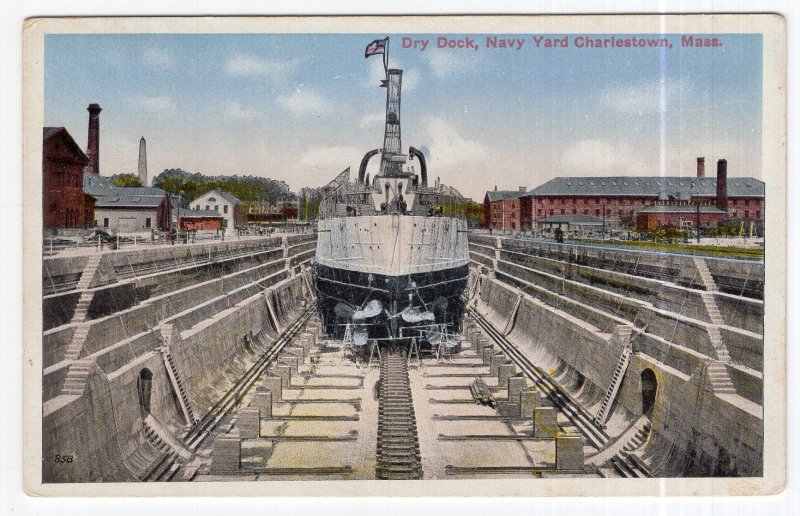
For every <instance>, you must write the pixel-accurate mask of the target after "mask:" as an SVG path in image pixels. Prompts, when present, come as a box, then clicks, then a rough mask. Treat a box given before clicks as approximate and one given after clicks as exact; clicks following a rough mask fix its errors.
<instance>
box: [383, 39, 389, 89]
mask: <svg viewBox="0 0 800 516" xmlns="http://www.w3.org/2000/svg"><path fill="white" fill-rule="evenodd" d="M383 71H384V72H385V73H386V78H387V79H388V78H389V36H386V44H385V45H384V46H383Z"/></svg>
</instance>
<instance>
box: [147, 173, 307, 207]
mask: <svg viewBox="0 0 800 516" xmlns="http://www.w3.org/2000/svg"><path fill="white" fill-rule="evenodd" d="M153 186H156V187H158V188H161V189H162V190H165V191H167V192H169V193H172V194H176V195H180V196H181V197H183V198H184V199H185V200H189V201H190V200H192V199H196V198H197V197H199V196H201V195H203V194H204V193H206V192H209V191H211V190H215V189H217V190H223V191H225V192H228V193H231V194H233V195H235V196H236V197H237V198H238V199H239V200H240V201H242V202H244V203H268V204H277V203H280V202H285V201H293V200H296V199H297V197H296V196H295V194H293V193H292V192H290V191H289V185H287V184H286V183H284V182H283V181H276V180H275V179H269V178H266V177H256V176H239V175H234V176H206V175H203V174H201V173H199V172H194V173H192V172H186V171H184V170H181V169H179V168H170V169H167V170H164V171H163V172H162V173H160V174H159V175H157V176H156V177H155V178H154V179H153Z"/></svg>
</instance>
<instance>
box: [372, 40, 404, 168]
mask: <svg viewBox="0 0 800 516" xmlns="http://www.w3.org/2000/svg"><path fill="white" fill-rule="evenodd" d="M377 41H379V42H380V44H381V45H382V46H381V49H380V50H382V51H383V52H382V53H383V69H384V72H385V73H386V79H384V80H382V81H381V88H386V123H385V126H384V131H383V148H382V149H381V167H380V175H381V176H384V177H404V176H406V175H408V174H407V173H405V172H403V164H404V163H405V162H406V156H405V155H404V154H403V153H402V151H401V150H400V149H401V148H402V146H403V144H402V141H401V133H400V90H401V88H402V86H403V70H398V69H396V68H389V38H388V37H387V38H385V39H383V40H377ZM374 43H375V42H373V44H374ZM368 49H369V47H368ZM376 53H377V52H376Z"/></svg>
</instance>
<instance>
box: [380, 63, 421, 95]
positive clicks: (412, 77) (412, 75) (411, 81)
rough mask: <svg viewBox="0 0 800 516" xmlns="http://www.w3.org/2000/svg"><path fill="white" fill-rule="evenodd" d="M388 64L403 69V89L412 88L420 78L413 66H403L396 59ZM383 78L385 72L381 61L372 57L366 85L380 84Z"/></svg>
mask: <svg viewBox="0 0 800 516" xmlns="http://www.w3.org/2000/svg"><path fill="white" fill-rule="evenodd" d="M390 65H391V67H392V68H398V69H400V70H403V91H411V90H413V89H414V88H416V87H417V85H419V83H420V81H421V80H422V77H421V76H420V74H419V71H417V70H416V69H414V68H409V69H406V68H404V67H403V64H402V63H401V62H400V61H398V60H396V59H393V60H392V62H391V63H390ZM385 78H386V72H385V71H384V70H383V61H382V60H381V59H378V58H372V59H371V60H370V63H369V70H368V76H367V85H368V86H369V87H371V88H374V87H377V86H380V84H381V81H382V80H384V79H385Z"/></svg>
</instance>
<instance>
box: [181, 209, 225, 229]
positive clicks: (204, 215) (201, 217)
mask: <svg viewBox="0 0 800 516" xmlns="http://www.w3.org/2000/svg"><path fill="white" fill-rule="evenodd" d="M176 211H177V210H176ZM177 218H178V225H179V226H180V228H181V229H183V230H186V231H216V230H218V229H222V220H223V217H222V215H220V214H219V212H217V211H216V210H189V209H181V210H180V212H179V213H178V214H177Z"/></svg>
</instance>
